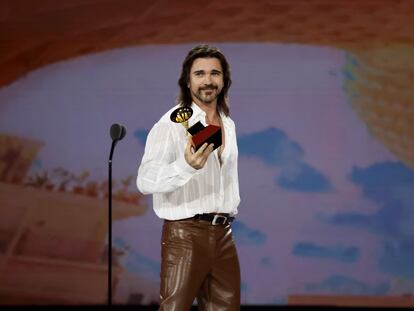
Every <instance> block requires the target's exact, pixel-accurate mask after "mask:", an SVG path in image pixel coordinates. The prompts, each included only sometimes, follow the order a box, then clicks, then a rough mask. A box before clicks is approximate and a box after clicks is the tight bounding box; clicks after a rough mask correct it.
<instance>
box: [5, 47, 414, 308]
mask: <svg viewBox="0 0 414 311" xmlns="http://www.w3.org/2000/svg"><path fill="white" fill-rule="evenodd" d="M213 44H216V45H217V46H218V47H220V49H221V50H222V51H223V53H224V54H225V55H226V56H227V57H228V60H229V62H230V64H231V70H232V76H233V86H232V88H231V90H230V105H231V106H230V108H231V116H232V118H233V119H234V120H235V122H236V125H237V141H238V146H239V178H240V194H241V204H240V207H239V215H238V217H237V220H236V222H235V223H234V224H233V232H234V236H235V239H236V243H237V246H238V251H239V257H240V263H241V273H242V303H246V304H287V303H288V302H289V299H290V297H294V296H296V295H357V296H358V295H360V296H387V295H393V296H401V295H411V294H412V293H413V291H414V281H413V280H414V266H413V264H412V263H413V262H414V244H413V235H414V209H413V208H412V207H413V204H414V171H413V168H414V165H413V159H414V158H413V157H412V149H409V148H410V146H411V148H412V144H411V145H408V144H406V139H407V138H406V137H407V135H412V132H410V127H409V122H410V121H409V120H410V119H409V118H407V114H406V113H404V112H403V111H404V110H403V109H400V110H398V109H396V108H395V107H398V106H403V105H404V104H405V101H404V100H405V97H404V96H403V94H401V96H398V95H396V96H394V97H393V98H392V100H391V99H390V96H389V93H387V92H388V89H387V88H384V89H380V91H378V92H374V90H375V88H376V87H378V85H380V84H381V81H382V80H381V79H382V77H383V76H384V75H386V74H387V71H386V70H385V69H383V68H382V69H381V68H377V67H375V66H376V65H375V63H374V64H373V63H370V64H368V65H369V66H368V65H367V64H366V63H365V62H364V61H363V60H361V59H360V58H359V57H357V56H355V55H353V54H351V53H349V52H345V51H343V50H339V49H335V48H330V47H321V46H312V45H299V44H276V43H275V44H259V43H250V44H248V43H214V42H213ZM192 46H193V44H177V45H149V46H141V47H130V48H124V49H118V50H112V51H106V52H103V53H98V54H90V55H87V56H83V57H78V58H74V59H71V60H68V61H65V62H59V63H56V64H52V65H49V66H46V67H43V68H41V69H39V70H36V71H34V72H31V73H29V74H28V75H27V76H25V77H23V78H21V79H19V80H17V81H16V82H14V83H13V84H11V85H9V86H6V87H3V88H1V89H0V102H1V105H0V133H1V136H0V142H1V144H0V180H1V183H0V196H1V197H0V198H1V202H2V206H1V214H2V217H1V218H0V251H1V252H2V253H1V254H2V255H1V256H2V257H1V258H3V259H4V260H3V261H1V263H2V265H3V268H4V269H8V270H6V271H9V273H8V274H7V278H5V279H4V282H6V283H4V282H3V285H2V286H0V287H1V290H2V295H9V296H10V295H15V296H16V297H17V296H18V295H19V294H18V291H17V290H15V289H16V288H18V287H19V288H20V290H22V289H23V290H25V291H26V292H27V293H28V294H27V295H28V296H29V294H31V295H39V297H40V296H41V297H43V299H44V300H42V301H58V302H62V301H66V302H73V301H75V302H86V303H96V302H98V303H99V302H101V303H102V302H104V301H105V295H106V283H105V282H106V268H105V267H106V264H107V262H106V252H107V246H106V245H107V242H106V234H107V218H106V215H107V201H106V199H107V196H108V193H107V186H108V184H107V159H108V156H109V148H110V143H111V141H110V137H109V127H110V125H111V124H112V123H122V124H125V126H126V127H127V130H128V133H127V136H126V137H125V139H123V140H122V141H121V142H119V144H118V145H117V148H116V151H115V155H114V162H113V176H114V180H115V183H114V201H113V207H114V224H113V250H112V254H113V257H114V260H115V265H116V266H115V268H116V269H115V272H114V274H115V281H114V284H115V287H114V300H115V302H117V303H127V304H151V303H157V301H158V295H159V294H158V284H159V273H160V233H161V225H162V220H160V219H158V218H157V217H156V216H155V214H154V212H153V211H152V200H151V197H150V196H142V195H140V194H139V193H138V190H137V189H136V186H135V178H136V174H137V169H138V165H139V163H140V161H141V157H142V155H143V151H144V145H145V140H146V136H147V134H148V132H149V130H150V128H151V127H152V125H153V124H154V123H155V122H156V121H157V120H158V119H159V118H160V117H161V115H162V114H164V113H165V112H166V111H167V110H168V109H170V108H171V107H172V106H173V105H174V104H175V97H176V95H177V94H178V86H177V79H178V75H179V72H180V66H181V62H182V60H183V58H184V56H185V55H186V53H187V51H188V50H189V49H190V48H191V47H192ZM394 53H396V54H395V55H403V54H404V53H405V50H395V51H394ZM372 68H376V69H377V70H376V71H375V72H374V70H372ZM381 70H382V71H381ZM393 81H394V83H395V84H396V85H398V80H395V79H394V80H393ZM391 123H392V124H391ZM406 123H407V124H408V125H407V124H406ZM404 126H405V127H404ZM393 128H397V129H398V131H397V130H393ZM404 128H406V129H407V130H406V131H404ZM410 150H411V151H410ZM410 155H411V157H410ZM48 269H54V271H55V274H54V276H53V277H52V279H51V276H50V275H49V274H47V273H45V271H47V270H48ZM4 284H6V285H7V286H6V285H4ZM34 284H38V285H37V286H34ZM51 284H52V285H51ZM74 284H75V285H76V286H74ZM48 299H49V300H48Z"/></svg>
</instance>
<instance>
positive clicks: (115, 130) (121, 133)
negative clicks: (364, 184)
mask: <svg viewBox="0 0 414 311" xmlns="http://www.w3.org/2000/svg"><path fill="white" fill-rule="evenodd" d="M109 134H110V135H111V138H112V140H115V141H119V140H122V138H124V137H125V135H126V127H125V126H124V125H122V124H119V123H114V124H112V125H111V129H110V130H109Z"/></svg>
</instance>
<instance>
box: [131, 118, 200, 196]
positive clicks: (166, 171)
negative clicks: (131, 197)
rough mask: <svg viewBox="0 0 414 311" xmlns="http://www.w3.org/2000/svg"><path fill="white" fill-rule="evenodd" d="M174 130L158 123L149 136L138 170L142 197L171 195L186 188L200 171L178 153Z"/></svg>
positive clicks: (139, 188)
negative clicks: (156, 194)
mask: <svg viewBox="0 0 414 311" xmlns="http://www.w3.org/2000/svg"><path fill="white" fill-rule="evenodd" d="M176 148H177V146H176V145H175V144H174V140H173V139H172V133H171V127H170V126H169V125H168V124H165V123H160V122H159V123H156V124H155V125H154V127H153V128H152V129H151V131H150V132H149V134H148V137H147V142H146V145H145V151H144V156H143V158H142V161H141V165H140V166H139V168H138V176H137V187H138V190H139V191H140V192H141V193H142V194H153V193H163V192H171V191H174V190H176V189H177V188H179V187H181V186H183V185H185V184H186V183H187V182H188V181H189V180H190V179H191V177H193V176H194V174H195V173H196V172H197V170H196V169H195V168H193V167H192V166H190V165H189V164H188V163H187V161H186V160H185V158H184V154H183V153H178V154H179V156H178V158H176V154H177V153H176V152H175V151H176Z"/></svg>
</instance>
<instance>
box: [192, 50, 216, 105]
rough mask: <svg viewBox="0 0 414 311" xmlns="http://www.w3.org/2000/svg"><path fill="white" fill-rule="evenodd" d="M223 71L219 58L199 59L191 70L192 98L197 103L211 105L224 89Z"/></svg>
mask: <svg viewBox="0 0 414 311" xmlns="http://www.w3.org/2000/svg"><path fill="white" fill-rule="evenodd" d="M223 85H224V82H223V70H222V68H221V64H220V61H219V60H218V59H217V58H197V59H195V60H194V62H193V65H192V66H191V69H190V80H189V82H188V87H189V88H190V92H191V97H192V98H193V100H194V101H195V102H197V101H199V102H201V103H203V104H211V103H213V102H215V101H216V100H217V97H218V95H219V94H220V92H221V90H222V89H223Z"/></svg>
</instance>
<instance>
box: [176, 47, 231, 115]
mask: <svg viewBox="0 0 414 311" xmlns="http://www.w3.org/2000/svg"><path fill="white" fill-rule="evenodd" d="M197 58H217V59H218V60H219V61H220V64H221V68H222V69H223V82H224V85H223V89H222V90H221V92H220V94H219V95H218V97H217V110H218V111H222V112H223V113H224V114H225V115H226V116H228V115H230V109H229V104H228V97H227V92H228V90H229V88H230V85H231V76H230V65H229V63H228V62H227V60H226V58H225V57H224V55H223V53H221V51H220V50H219V49H218V48H216V47H214V46H210V45H207V44H202V45H197V46H195V47H194V48H192V49H191V51H190V52H188V54H187V57H186V58H185V59H184V62H183V68H182V71H181V75H180V78H179V79H178V85H179V87H180V94H179V95H178V97H177V103H178V104H180V105H182V106H184V107H190V106H191V103H192V101H193V100H192V97H191V92H190V89H189V88H188V82H189V81H190V70H191V67H192V66H193V63H194V61H195V60H196V59H197Z"/></svg>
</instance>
